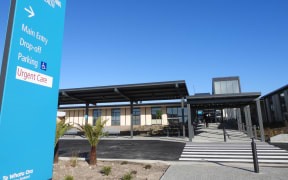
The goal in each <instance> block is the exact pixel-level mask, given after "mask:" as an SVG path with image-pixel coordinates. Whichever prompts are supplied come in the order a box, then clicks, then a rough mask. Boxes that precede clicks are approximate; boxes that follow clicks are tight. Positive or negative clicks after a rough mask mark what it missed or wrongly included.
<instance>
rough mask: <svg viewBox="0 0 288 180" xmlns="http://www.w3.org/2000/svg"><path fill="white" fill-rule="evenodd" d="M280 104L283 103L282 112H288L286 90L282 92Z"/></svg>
mask: <svg viewBox="0 0 288 180" xmlns="http://www.w3.org/2000/svg"><path fill="white" fill-rule="evenodd" d="M279 96H280V105H281V111H282V113H284V112H286V111H287V109H286V104H285V94H284V92H282V93H280V95H279Z"/></svg>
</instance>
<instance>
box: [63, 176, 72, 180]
mask: <svg viewBox="0 0 288 180" xmlns="http://www.w3.org/2000/svg"><path fill="white" fill-rule="evenodd" d="M65 180H74V177H73V176H65Z"/></svg>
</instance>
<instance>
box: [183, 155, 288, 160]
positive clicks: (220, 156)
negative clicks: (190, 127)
mask: <svg viewBox="0 0 288 180" xmlns="http://www.w3.org/2000/svg"><path fill="white" fill-rule="evenodd" d="M187 157H191V158H225V159H233V158H235V159H245V158H247V159H252V158H253V157H252V154H251V155H250V156H247V155H242V156H241V155H237V156H236V155H234V156H233V155H210V154H209V155H207V154H204V155H203V154H195V155H194V154H193V155H191V154H182V155H181V158H187ZM258 159H283V160H284V159H285V160H288V156H267V155H264V156H259V155H258Z"/></svg>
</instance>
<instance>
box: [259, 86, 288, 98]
mask: <svg viewBox="0 0 288 180" xmlns="http://www.w3.org/2000/svg"><path fill="white" fill-rule="evenodd" d="M285 89H288V84H286V85H285V86H283V87H281V88H279V89H276V90H275V91H272V92H270V93H268V94H266V95H265V96H262V98H266V97H268V96H271V95H273V94H276V93H279V92H281V91H283V90H285Z"/></svg>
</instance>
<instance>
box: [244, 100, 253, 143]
mask: <svg viewBox="0 0 288 180" xmlns="http://www.w3.org/2000/svg"><path fill="white" fill-rule="evenodd" d="M244 112H245V121H246V129H247V135H248V136H249V137H250V138H251V137H252V132H251V123H250V122H251V116H250V107H249V105H247V106H245V107H244Z"/></svg>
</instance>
